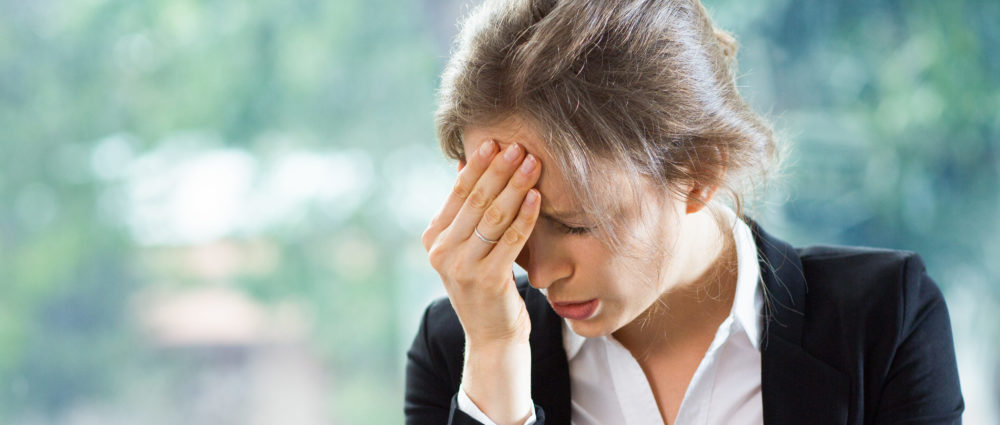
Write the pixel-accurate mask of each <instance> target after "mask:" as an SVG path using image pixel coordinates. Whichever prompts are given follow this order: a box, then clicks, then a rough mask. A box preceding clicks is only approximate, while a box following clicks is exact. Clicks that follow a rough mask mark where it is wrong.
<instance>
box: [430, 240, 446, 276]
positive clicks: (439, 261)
mask: <svg viewBox="0 0 1000 425" xmlns="http://www.w3.org/2000/svg"><path fill="white" fill-rule="evenodd" d="M447 258H448V253H447V252H445V250H443V249H441V247H439V246H432V247H431V248H430V250H429V251H427V259H428V261H430V263H431V267H433V268H434V270H437V271H439V272H441V271H444V270H445V268H446V266H447V265H446V262H445V260H447Z"/></svg>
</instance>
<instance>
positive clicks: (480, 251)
mask: <svg viewBox="0 0 1000 425" xmlns="http://www.w3.org/2000/svg"><path fill="white" fill-rule="evenodd" d="M540 165H541V164H539V162H538V160H537V159H536V158H535V157H534V155H531V154H528V155H526V156H525V158H524V160H523V161H521V164H520V166H519V167H518V168H517V171H515V172H514V175H513V176H512V177H511V178H510V180H509V181H508V182H507V185H506V186H505V187H504V188H503V191H502V192H500V194H499V195H497V197H496V198H495V199H493V202H491V203H490V205H489V207H487V208H486V211H485V212H484V213H483V216H482V219H480V220H479V223H478V226H476V227H475V229H479V233H481V234H482V235H483V236H484V237H486V238H487V239H491V240H498V239H500V238H501V236H502V235H503V234H504V231H506V230H507V228H508V227H509V226H510V224H511V222H513V221H514V218H515V217H516V216H517V215H518V212H519V210H520V209H521V208H520V207H521V203H522V202H523V201H524V197H525V195H526V194H527V193H528V189H531V187H532V186H534V185H535V182H537V181H538V177H539V176H540V175H541V172H540V169H541V167H540ZM469 240H470V241H472V242H474V243H473V244H472V245H471V247H470V249H471V250H472V251H473V252H474V254H473V257H474V258H483V257H485V256H486V254H488V253H489V252H490V250H491V249H492V248H493V245H491V244H487V243H483V241H481V240H478V238H476V237H473V238H470V239H469Z"/></svg>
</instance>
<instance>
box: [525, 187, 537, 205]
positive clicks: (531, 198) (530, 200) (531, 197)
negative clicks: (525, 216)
mask: <svg viewBox="0 0 1000 425" xmlns="http://www.w3.org/2000/svg"><path fill="white" fill-rule="evenodd" d="M537 201H538V192H535V191H534V190H529V191H528V196H525V197H524V203H525V204H526V205H535V202H537Z"/></svg>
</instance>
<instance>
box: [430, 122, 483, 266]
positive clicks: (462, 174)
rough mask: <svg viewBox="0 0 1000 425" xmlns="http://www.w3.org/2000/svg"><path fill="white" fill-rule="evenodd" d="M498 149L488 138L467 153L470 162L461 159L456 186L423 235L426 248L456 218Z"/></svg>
mask: <svg viewBox="0 0 1000 425" xmlns="http://www.w3.org/2000/svg"><path fill="white" fill-rule="evenodd" d="M496 149H497V146H496V142H494V141H492V140H487V141H486V142H484V143H483V144H481V145H480V146H479V148H478V149H476V150H475V151H473V152H472V154H471V155H466V159H467V160H468V163H466V162H465V161H459V164H458V170H459V173H458V179H456V181H455V186H454V187H453V188H452V190H451V193H450V194H449V195H448V199H447V200H446V201H445V203H444V206H443V207H441V211H440V212H438V214H437V215H436V216H434V218H433V219H432V220H431V223H430V225H429V226H428V227H427V230H425V231H424V234H423V236H422V237H421V241H422V242H423V244H424V249H430V246H431V244H432V243H434V241H435V240H436V239H437V237H438V235H439V234H440V233H441V232H442V231H443V230H444V229H445V228H447V227H448V225H449V224H451V222H452V221H453V220H454V219H455V215H456V214H458V211H459V209H461V208H462V204H464V203H465V199H466V198H468V197H469V193H471V192H472V189H473V187H475V185H476V182H477V181H478V180H479V178H480V176H482V174H483V172H484V171H486V168H487V167H489V165H490V160H491V159H493V156H494V155H495V154H496Z"/></svg>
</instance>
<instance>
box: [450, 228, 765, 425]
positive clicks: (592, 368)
mask: <svg viewBox="0 0 1000 425" xmlns="http://www.w3.org/2000/svg"><path fill="white" fill-rule="evenodd" d="M726 211H727V212H728V215H729V217H730V220H731V222H733V224H734V225H733V237H734V239H735V241H736V257H737V280H736V294H735V296H734V299H733V307H732V310H730V312H729V316H728V317H726V319H725V320H724V321H723V322H722V324H721V325H719V329H718V330H717V331H716V332H715V338H714V339H713V340H712V344H711V345H710V346H709V348H708V351H707V352H706V353H705V357H704V358H702V360H701V363H700V364H699V365H698V369H697V370H696V371H695V373H694V376H693V377H692V378H691V382H690V383H689V384H688V388H687V391H686V392H685V393H684V399H683V400H682V401H681V407H680V409H679V410H678V412H677V420H676V421H675V422H674V424H677V425H717V424H736V425H761V424H763V423H764V417H763V406H762V404H761V398H760V397H761V395H760V348H759V346H758V340H759V338H758V336H759V335H760V329H761V315H760V314H759V313H760V311H761V307H762V304H763V296H762V293H761V290H760V286H759V284H758V282H759V281H760V268H759V266H758V263H757V247H756V245H755V244H754V240H753V235H752V234H751V231H750V227H749V226H747V224H746V223H744V222H743V221H742V220H738V219H736V215H735V214H733V212H732V210H729V209H726ZM563 347H564V348H565V350H566V358H567V359H568V360H569V375H570V394H571V400H570V402H571V404H572V419H571V421H572V424H573V425H612V424H614V425H648V424H653V425H661V424H663V418H662V417H661V416H660V410H659V407H658V406H657V404H656V399H655V398H654V397H653V391H652V389H651V388H650V386H649V381H648V380H647V379H646V375H645V373H643V371H642V368H641V367H640V366H639V363H638V362H637V361H636V360H635V358H634V357H632V354H631V353H630V352H629V351H628V350H627V349H626V348H625V347H624V346H622V345H621V343H619V342H618V341H617V340H615V338H614V337H613V336H611V335H607V336H602V337H597V338H584V337H582V336H579V335H577V334H575V333H573V331H572V330H571V329H570V328H569V325H567V324H566V322H565V321H563ZM532 406H533V404H532ZM458 408H459V409H461V410H462V411H463V412H465V413H467V414H468V415H469V416H471V417H473V418H474V419H476V420H478V421H480V422H482V423H484V424H486V425H495V424H494V422H493V421H491V420H490V419H489V418H488V417H487V416H486V415H485V414H483V412H482V411H481V410H480V409H479V408H478V407H477V406H476V405H475V403H473V402H472V400H471V399H470V398H469V396H468V395H467V394H466V393H465V391H464V390H460V391H459V394H458ZM534 423H535V412H534V411H532V412H531V417H530V418H528V420H527V421H526V422H525V425H532V424H534Z"/></svg>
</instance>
